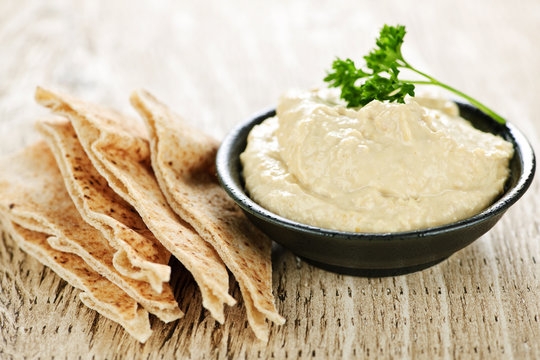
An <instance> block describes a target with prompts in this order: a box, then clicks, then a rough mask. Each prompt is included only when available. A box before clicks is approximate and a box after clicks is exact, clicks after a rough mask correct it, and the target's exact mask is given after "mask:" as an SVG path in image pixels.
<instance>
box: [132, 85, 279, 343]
mask: <svg viewBox="0 0 540 360" xmlns="http://www.w3.org/2000/svg"><path fill="white" fill-rule="evenodd" d="M131 103H132V105H133V106H134V107H135V108H136V109H137V111H138V112H139V114H140V115H141V116H142V117H143V119H144V121H145V123H146V125H147V128H148V130H149V134H150V143H151V156H152V167H153V168H154V172H155V174H156V177H157V179H158V182H159V185H160V187H161V190H162V191H163V193H164V194H165V196H166V198H167V201H168V202H169V204H170V205H171V207H172V208H173V210H174V211H175V212H176V213H177V214H178V215H179V216H180V217H181V218H182V219H184V220H185V221H187V222H188V223H189V224H191V225H192V226H193V227H194V228H195V230H196V231H197V232H198V233H199V234H200V235H201V237H203V238H204V239H205V240H206V241H208V242H209V243H210V244H212V246H213V247H214V248H215V249H216V251H217V252H218V254H219V256H220V257H221V259H222V260H223V261H224V262H225V265H226V266H227V267H228V268H229V270H231V272H232V273H233V274H234V276H235V277H236V279H237V280H238V283H239V284H240V290H241V291H242V295H243V298H244V301H245V303H246V308H247V315H248V320H249V323H250V325H251V327H252V328H253V330H254V332H255V334H256V336H257V337H258V338H260V339H262V340H266V339H267V338H268V330H267V328H266V325H265V318H267V319H269V320H271V321H273V322H275V323H277V324H283V323H284V319H283V318H282V317H281V316H280V315H279V313H278V312H277V310H276V308H275V306H274V297H273V295H272V262H271V246H272V243H271V241H270V239H268V238H267V237H266V236H265V235H264V234H263V233H262V232H260V231H259V230H257V229H256V228H255V226H254V225H252V224H251V223H250V222H249V221H248V219H247V218H246V217H245V215H244V214H243V212H242V211H241V210H240V208H238V207H237V206H236V204H235V203H234V201H233V200H232V199H230V197H229V196H227V194H226V193H225V191H224V190H223V189H222V188H221V186H220V185H219V183H218V181H217V179H216V177H215V173H214V171H215V170H214V169H215V157H216V152H217V149H218V147H219V143H218V142H217V141H216V140H214V139H212V138H210V137H208V136H207V135H205V134H203V133H201V132H200V131H198V130H196V129H194V128H191V127H189V126H188V125H187V124H185V123H184V121H183V120H182V119H181V118H180V117H179V116H178V115H176V114H174V113H173V112H172V111H170V110H169V109H168V108H167V107H166V106H165V105H163V104H162V103H160V102H159V101H157V100H156V99H155V98H154V97H153V96H152V95H150V94H149V93H148V92H146V91H137V92H134V93H133V94H132V96H131Z"/></svg>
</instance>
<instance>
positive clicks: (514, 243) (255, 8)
mask: <svg viewBox="0 0 540 360" xmlns="http://www.w3.org/2000/svg"><path fill="white" fill-rule="evenodd" d="M383 23H402V24H405V25H407V29H408V35H407V40H406V42H405V46H404V53H405V56H406V57H407V58H408V59H409V60H410V62H411V63H413V64H416V65H418V67H423V68H424V69H426V70H428V71H429V72H431V73H432V74H433V75H436V77H437V78H440V79H441V80H443V81H444V80H446V81H448V82H451V83H452V84H453V85H455V86H456V87H457V88H460V89H462V90H464V91H465V92H467V93H470V94H473V95H476V96H477V97H478V98H479V100H481V101H483V102H485V103H487V104H493V106H494V107H495V108H496V110H497V111H498V112H499V113H501V114H503V115H504V116H506V117H507V118H508V119H510V120H511V121H512V122H513V123H515V124H517V125H518V126H519V127H520V128H521V129H522V130H524V131H525V132H526V133H527V135H528V137H529V140H530V141H531V142H532V143H533V146H534V147H535V148H536V149H538V135H539V132H538V131H539V127H538V126H537V125H536V124H535V121H536V119H537V117H538V115H537V103H538V100H537V97H538V94H539V93H540V85H539V84H540V83H539V82H538V79H540V68H539V67H538V64H539V63H540V50H539V48H538V46H537V45H538V43H540V33H538V31H537V27H538V24H539V23H540V2H538V1H534V0H529V1H521V2H519V1H518V2H512V3H508V2H506V1H487V0H482V1H474V2H473V1H464V0H459V1H457V0H456V1H452V2H431V1H427V0H421V1H411V0H406V1H400V2H391V1H378V2H372V1H355V2H346V1H341V0H340V1H316V2H312V1H307V0H293V1H273V2H250V1H247V0H231V1H227V2H219V1H217V0H215V1H204V2H188V1H180V2H173V1H161V2H146V1H143V0H135V1H108V2H83V1H59V0H53V1H48V2H42V1H39V0H24V1H2V2H0V80H1V81H0V154H5V153H9V152H12V151H15V150H17V149H20V148H21V147H23V146H24V145H25V144H29V143H30V142H32V141H33V140H34V139H36V138H37V134H36V133H35V132H34V130H33V128H32V123H33V121H34V120H35V119H36V118H37V117H38V116H41V115H42V114H45V113H46V112H45V111H43V110H41V109H40V108H39V107H38V106H37V105H35V104H34V103H33V100H32V97H33V92H34V89H35V86H36V85H38V84H41V85H45V86H53V87H62V88H65V89H66V90H68V91H71V92H74V93H76V94H77V95H79V96H81V97H85V98H87V99H89V100H93V101H98V102H101V103H104V104H106V105H110V106H115V107H117V108H118V109H120V110H124V111H127V112H132V110H130V109H129V103H128V101H127V99H128V96H129V93H130V91H131V90H133V89H135V88H138V87H145V88H147V89H149V90H150V91H152V92H154V93H155V94H156V95H157V96H159V97H160V98H162V99H163V100H164V101H166V102H167V103H169V104H170V105H171V106H172V107H173V108H174V109H176V110H177V111H178V112H179V113H181V114H182V115H183V116H184V117H185V118H186V119H187V120H188V121H191V122H192V123H194V124H197V126H199V127H200V128H202V129H204V130H206V131H207V132H209V133H211V134H213V135H214V136H216V137H218V138H221V137H223V136H224V135H225V133H226V132H227V131H228V130H229V129H231V128H232V127H233V126H234V125H236V124H238V123H239V122H241V121H243V120H244V119H245V118H246V117H248V116H249V115H250V114H251V113H254V112H256V111H258V110H260V109H262V108H265V107H268V106H271V105H272V104H274V103H275V102H276V99H277V98H278V96H279V94H280V93H281V92H282V91H283V90H285V89H287V88H290V87H311V86H317V85H319V84H320V81H321V80H320V79H321V78H322V76H323V75H324V71H325V69H327V68H328V66H329V64H330V62H331V61H332V59H333V58H334V56H336V55H338V56H343V57H346V56H349V57H353V58H359V57H360V56H361V55H362V54H363V53H364V52H366V51H367V50H368V49H369V48H371V46H372V43H373V38H374V37H375V36H376V34H377V31H378V29H379V27H380V26H382V24H383ZM538 199H540V185H539V182H538V181H534V183H533V185H532V189H531V190H530V191H529V192H528V194H526V195H525V196H524V198H523V199H522V200H520V201H519V203H518V204H516V205H515V206H514V207H513V208H512V209H511V210H509V211H508V213H507V214H506V215H505V216H504V218H503V219H502V220H501V222H500V223H499V224H498V225H497V226H496V227H495V228H494V229H493V230H492V231H490V232H489V233H488V234H487V235H485V236H483V237H482V238H481V239H479V240H478V241H476V242H475V243H474V244H472V245H471V246H469V247H467V248H466V249H464V250H462V251H460V252H459V253H457V254H455V255H454V256H452V257H451V258H450V259H449V260H447V261H445V262H443V263H441V264H439V265H437V266H435V267H432V268H430V269H427V270H425V271H422V272H418V273H414V274H409V275H405V276H399V277H388V278H357V277H349V276H341V275H336V274H332V273H328V272H325V271H322V270H319V269H317V268H314V267H312V266H310V265H308V264H306V263H304V262H302V261H300V260H298V259H297V258H296V257H294V255H292V254H291V253H290V252H288V251H286V250H285V249H283V248H281V247H277V246H276V247H275V249H274V251H273V264H274V276H273V278H274V292H275V295H276V300H277V306H278V308H279V311H280V312H281V314H283V315H284V316H285V317H286V319H287V323H286V324H285V325H284V326H282V327H273V328H272V331H271V335H270V341H269V343H268V344H267V345H264V344H260V343H258V342H257V341H256V340H255V338H254V336H253V335H252V333H251V331H250V330H249V329H248V328H247V324H246V318H245V311H244V308H243V305H241V304H240V306H235V307H232V308H228V309H227V312H226V313H227V314H226V319H225V324H224V325H223V326H220V325H219V324H217V323H216V322H215V321H214V320H213V319H212V318H211V317H210V316H209V314H208V313H207V312H205V311H204V310H203V309H202V306H201V303H200V302H201V299H200V295H199V293H198V290H197V288H196V286H195V284H194V282H193V280H192V279H191V277H190V276H189V274H187V273H186V271H185V270H184V269H183V268H182V266H181V265H180V264H178V263H176V262H175V263H173V271H174V276H173V280H172V285H173V286H174V288H175V291H176V296H177V299H178V301H179V303H180V306H181V308H182V310H183V311H184V312H185V313H186V316H185V318H183V319H181V320H179V321H176V322H174V323H171V324H167V325H165V324H163V323H161V322H160V321H159V320H157V319H155V318H153V319H152V328H153V329H154V330H155V331H154V334H153V335H152V337H151V338H150V340H149V341H148V342H147V343H146V344H144V345H140V344H138V343H137V342H136V341H134V340H133V339H131V338H130V337H129V336H128V335H127V334H126V333H125V332H124V331H123V330H122V329H121V328H120V327H119V326H117V325H116V324H114V323H113V322H111V321H109V320H107V319H105V318H103V317H101V316H99V315H98V314H97V313H96V312H94V311H92V310H89V309H87V308H85V307H84V306H82V305H81V303H80V302H79V301H78V298H77V295H78V294H77V290H74V289H73V288H71V287H70V286H66V283H65V282H64V281H62V280H60V279H59V278H58V277H57V276H55V275H54V274H53V273H52V272H51V271H50V270H49V269H47V268H44V267H43V266H41V265H40V264H39V263H38V262H36V261H35V260H33V259H32V258H30V257H29V256H27V255H26V254H25V253H24V252H22V251H21V250H20V249H18V248H17V247H16V246H15V245H14V243H13V241H12V240H10V239H9V238H6V237H3V238H2V241H1V242H0V288H1V293H0V358H1V359H10V358H17V359H18V358H37V357H40V358H43V359H49V358H53V357H54V358H62V359H63V358H69V359H72V358H73V359H77V358H81V359H86V358H96V359H117V358H118V359H119V358H126V359H131V358H141V359H169V358H173V357H177V358H182V357H183V358H194V359H195V358H197V359H211V358H217V359H225V358H261V359H265V358H275V359H284V358H289V359H296V358H317V359H318V358H354V357H356V358H412V357H414V358H490V359H491V358H501V359H503V358H504V359H527V358H530V359H534V358H539V357H540V301H539V300H540V264H539V262H540V221H539V219H540V216H539V215H540V212H539V210H540V209H539V204H540V202H539V200H538ZM231 288H232V289H233V290H232V291H233V296H234V297H235V298H237V299H240V292H239V290H238V288H237V286H236V284H234V283H232V284H231Z"/></svg>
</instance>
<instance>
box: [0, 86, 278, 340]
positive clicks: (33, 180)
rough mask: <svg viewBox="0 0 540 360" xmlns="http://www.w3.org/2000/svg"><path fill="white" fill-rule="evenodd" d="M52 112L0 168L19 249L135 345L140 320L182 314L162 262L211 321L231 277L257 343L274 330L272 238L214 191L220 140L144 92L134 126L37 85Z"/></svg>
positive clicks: (145, 333) (2, 195) (6, 212)
mask: <svg viewBox="0 0 540 360" xmlns="http://www.w3.org/2000/svg"><path fill="white" fill-rule="evenodd" d="M36 100H37V102H38V103H39V104H41V105H43V106H45V107H47V108H49V109H50V110H51V111H52V112H53V114H54V115H51V117H48V118H45V119H42V120H39V121H38V122H37V123H36V128H37V130H38V131H39V132H40V133H41V135H42V136H43V141H41V142H38V143H36V144H34V145H32V146H29V147H27V148H25V149H24V150H23V151H21V152H19V153H17V154H14V155H11V156H8V157H4V158H2V159H0V168H1V169H2V171H1V172H0V218H1V220H2V224H3V227H4V229H5V231H7V232H8V233H9V234H10V235H11V236H12V237H13V239H15V241H16V242H17V243H18V244H19V246H20V247H21V248H22V249H23V250H25V251H26V252H27V253H29V254H30V255H32V256H34V257H35V258H36V259H38V260H39V261H41V262H42V263H43V264H45V265H46V266H49V267H50V268H51V269H52V270H53V271H55V272H56V273H57V274H58V275H59V276H61V277H62V278H63V279H65V280H66V281H67V282H69V283H70V284H71V285H73V286H74V287H77V288H79V289H81V290H82V291H81V293H80V299H81V301H82V302H83V303H84V304H85V305H87V306H88V307H90V308H92V309H94V310H96V311H98V312H99V313H101V314H102V315H103V316H105V317H107V318H109V319H111V320H113V321H116V322H118V323H119V324H121V325H122V326H123V327H124V328H125V329H126V331H127V332H128V333H129V334H130V335H132V336H133V337H134V338H136V339H137V340H138V341H140V342H145V341H146V340H147V339H148V337H149V336H150V335H151V332H152V331H151V329H150V323H149V320H148V313H151V314H154V315H155V316H157V317H158V318H159V319H161V320H162V321H164V322H170V321H174V320H176V319H179V318H181V317H182V316H183V313H182V311H181V310H180V309H179V307H178V304H177V302H176V300H175V298H174V296H173V290H172V289H171V287H170V285H169V283H168V282H169V279H170V275H171V268H170V267H169V265H168V262H169V258H170V256H171V255H173V256H174V257H176V258H177V259H178V260H179V261H180V262H181V263H182V264H183V265H184V266H185V268H186V269H187V270H188V271H190V272H191V274H192V275H193V278H194V279H195V281H196V282H197V284H198V285H199V289H200V291H201V295H202V303H203V306H204V307H205V308H206V309H207V310H208V311H209V312H210V314H211V316H213V317H214V318H215V319H216V320H217V321H218V322H220V323H223V321H224V318H225V317H224V305H229V306H232V305H234V304H235V303H236V300H235V299H234V298H233V297H232V296H231V295H230V294H229V289H228V286H229V279H228V276H229V273H228V271H227V269H229V270H230V272H231V273H232V274H233V275H234V276H235V278H236V280H237V281H238V284H239V286H240V290H241V293H242V296H243V299H244V304H245V306H246V312H247V318H248V322H249V324H250V326H251V328H252V329H253V331H254V333H255V335H256V337H257V338H259V339H261V340H263V341H266V340H267V339H268V322H267V321H272V322H274V323H276V324H283V323H284V319H283V318H282V317H281V316H280V315H279V314H278V312H277V310H276V308H275V306H274V298H273V295H272V281H271V280H272V264H271V260H270V250H271V241H270V240H269V239H268V238H267V237H266V236H265V235H264V234H262V233H261V232H260V231H259V230H257V229H256V228H255V227H254V226H253V225H252V224H251V223H250V222H249V221H248V220H247V219H246V217H245V216H244V215H243V213H242V212H241V211H240V209H239V208H238V207H237V206H236V205H235V204H234V202H233V201H232V200H231V199H229V198H228V196H227V195H226V194H225V192H224V191H223V190H222V189H221V188H220V186H219V184H218V182H217V180H216V177H215V155H216V151H217V148H218V143H217V142H216V141H215V140H214V139H212V138H210V137H208V136H206V135H205V134H203V133H201V132H200V131H198V130H196V129H193V128H191V127H189V126H188V125H187V124H186V123H185V122H184V121H183V120H182V119H181V118H179V117H178V115H176V114H174V113H173V112H172V111H171V110H170V109H168V108H167V107H166V106H165V105H163V104H162V103H160V102H159V101H158V100H156V99H155V98H154V97H153V96H152V95H150V94H149V93H147V92H145V91H137V92H134V93H133V94H132V96H131V103H132V105H133V106H134V108H135V109H136V110H137V112H138V113H139V114H140V115H141V118H142V119H143V122H144V124H145V125H146V129H145V127H144V126H142V125H141V123H140V121H138V120H136V119H134V118H131V117H128V116H125V115H123V114H120V113H118V112H116V111H113V110H111V109H106V108H102V107H100V106H97V105H94V104H91V103H88V102H84V101H82V100H79V99H76V98H74V97H72V96H69V95H66V94H62V93H59V92H53V91H49V90H45V89H42V88H38V89H37V91H36Z"/></svg>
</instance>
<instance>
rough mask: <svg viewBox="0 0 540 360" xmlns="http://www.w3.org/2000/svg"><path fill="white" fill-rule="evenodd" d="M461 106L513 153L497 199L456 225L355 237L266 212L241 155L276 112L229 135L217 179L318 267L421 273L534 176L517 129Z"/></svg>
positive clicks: (485, 224)
mask: <svg viewBox="0 0 540 360" xmlns="http://www.w3.org/2000/svg"><path fill="white" fill-rule="evenodd" d="M458 105H459V108H460V112H461V116H463V117H464V118H466V119H468V120H469V121H470V122H471V123H472V124H473V126H475V127H476V128H478V129H480V130H483V131H487V132H491V133H493V134H497V135H500V136H502V137H503V138H504V139H506V140H508V141H510V142H512V143H513V144H514V149H515V154H514V157H513V158H512V160H511V162H510V168H511V175H510V178H509V179H508V181H507V183H506V186H505V191H504V193H503V194H502V195H501V196H500V197H499V199H497V200H496V201H495V202H494V203H493V204H492V205H491V206H490V207H488V208H487V209H485V210H484V211H482V212H481V213H479V214H477V215H474V216H472V217H470V218H467V219H464V220H461V221H458V222H455V223H452V224H448V225H443V226H437V227H433V228H428V229H422V230H416V231H406V232H395V233H377V234H374V233H354V232H344V231H336V230H329V229H323V228H319V227H315V226H310V225H305V224H301V223H298V222H295V221H292V220H289V219H286V218H283V217H281V216H279V215H276V214H275V213H272V212H270V211H268V210H266V209H264V208H263V207H262V206H260V205H258V204H257V203H255V202H254V201H253V200H251V199H250V198H249V196H248V195H247V194H246V191H245V189H244V181H243V177H242V165H241V163H240V159H239V155H240V154H241V153H242V152H243V151H244V149H245V147H246V139H247V136H248V133H249V132H250V130H251V128H253V126H255V125H257V124H259V123H261V122H262V121H263V120H264V119H266V118H268V117H271V116H274V115H275V111H274V110H270V111H266V112H264V113H262V114H260V115H258V116H255V117H254V118H252V119H250V120H249V121H247V122H246V123H244V124H243V125H241V126H238V127H237V128H235V129H234V130H233V131H231V132H230V133H229V135H228V136H227V137H226V138H225V140H224V141H223V143H222V145H221V147H220V149H219V151H218V154H217V173H218V177H219V180H220V182H221V184H222V186H223V188H224V189H225V191H226V192H227V193H228V194H229V195H230V196H231V197H232V198H233V199H234V201H235V202H236V203H237V204H238V205H239V206H240V207H241V208H242V210H243V211H244V212H245V213H246V215H247V217H248V218H249V219H250V220H251V221H252V222H253V223H254V224H255V225H256V226H257V227H259V228H260V229H261V230H262V231H264V232H265V233H266V234H267V235H268V236H270V238H272V239H273V240H274V241H276V242H278V243H279V244H281V245H283V246H284V247H286V248H288V249H290V250H291V251H292V252H293V253H295V254H296V255H298V256H300V257H302V258H304V259H305V260H307V261H308V262H310V263H312V264H314V265H316V266H318V267H321V268H323V269H326V270H330V271H335V272H339V273H344V274H351V275H363V276H386V275H397V274H403V273H408V272H412V271H417V270H421V269H424V268H426V267H429V266H431V265H434V264H436V263H438V262H440V261H442V260H444V259H446V258H447V257H449V256H450V255H452V254H453V253H455V252H456V251H458V250H460V249H462V248H464V247H465V246H467V245H469V244H470V243H472V242H473V241H474V240H476V239H478V238H479V237H480V236H482V235H483V234H485V233H486V232H487V231H488V230H489V229H491V228H492V227H493V225H495V223H496V222H497V221H499V219H500V218H501V217H502V215H503V214H504V213H505V211H506V210H508V208H509V207H510V206H512V205H513V204H514V203H515V202H516V201H517V200H518V199H519V198H520V197H521V196H522V195H523V194H524V193H525V191H526V190H527V188H528V187H529V185H530V184H531V182H532V179H533V177H534V171H535V157H534V153H533V150H532V148H531V146H530V144H529V143H528V141H527V139H526V138H525V136H524V135H523V134H522V133H521V132H520V131H519V130H518V129H517V128H516V127H515V126H513V125H512V124H509V123H507V124H506V125H500V124H498V123H497V122H495V121H494V120H493V119H492V118H491V117H489V116H487V115H486V114H484V113H483V112H481V111H479V110H478V109H476V108H475V107H472V106H470V105H467V104H461V103H458Z"/></svg>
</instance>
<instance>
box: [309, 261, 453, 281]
mask: <svg viewBox="0 0 540 360" xmlns="http://www.w3.org/2000/svg"><path fill="white" fill-rule="evenodd" d="M446 259H448V257H443V258H441V259H438V260H435V261H431V262H428V263H425V264H419V265H414V266H406V267H401V268H391V269H357V268H349V267H343V266H337V265H329V264H325V263H320V262H318V261H315V260H311V259H308V258H304V257H302V260H304V261H306V262H307V263H308V264H311V265H313V266H315V267H318V268H320V269H323V270H326V271H330V272H334V273H338V274H342V275H351V276H361V277H388V276H398V275H405V274H410V273H413V272H417V271H421V270H424V269H427V268H429V267H432V266H434V265H437V264H438V263H440V262H442V261H444V260H446Z"/></svg>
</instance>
